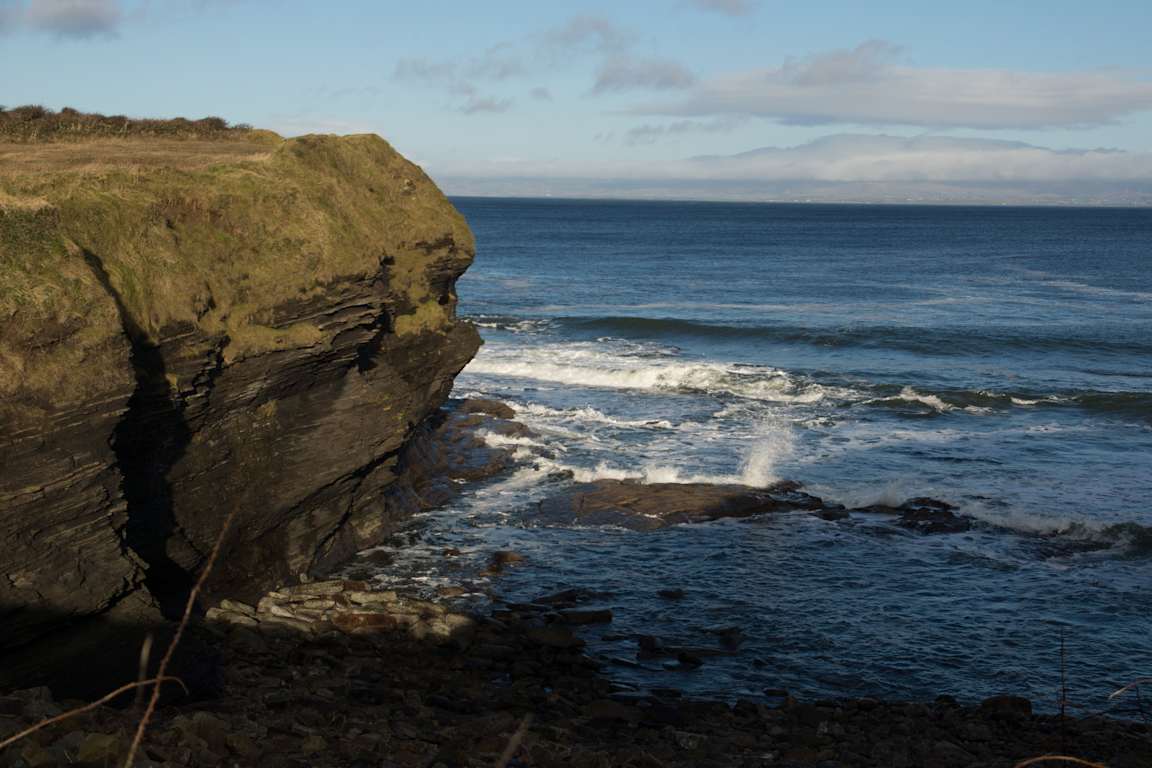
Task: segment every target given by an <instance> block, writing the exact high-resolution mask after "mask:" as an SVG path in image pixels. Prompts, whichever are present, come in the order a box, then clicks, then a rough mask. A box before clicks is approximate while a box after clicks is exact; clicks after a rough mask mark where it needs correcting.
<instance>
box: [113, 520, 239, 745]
mask: <svg viewBox="0 0 1152 768" xmlns="http://www.w3.org/2000/svg"><path fill="white" fill-rule="evenodd" d="M238 509H239V507H233V508H232V510H231V511H230V512H229V513H228V516H227V517H226V518H224V524H223V525H222V526H220V533H219V534H218V535H217V536H216V541H215V543H214V544H213V545H212V551H211V552H210V553H209V554H208V560H207V561H205V563H204V567H203V568H202V569H200V577H199V578H198V579H196V584H195V585H193V587H192V591H191V592H189V593H188V602H187V603H185V605H184V614H183V615H182V616H181V617H180V624H179V625H178V626H177V627H176V634H174V635H173V636H172V642H171V643H169V644H168V650H167V651H165V652H164V657H163V658H162V659H160V665H159V666H158V667H157V668H156V677H158V678H159V677H162V676H163V675H164V673H165V672H167V671H168V665H169V664H170V663H172V657H173V656H174V655H175V653H176V646H178V645H179V644H180V640H181V638H183V637H184V630H185V628H187V626H188V620H189V619H190V618H191V617H192V609H193V608H195V607H196V599H197V598H198V597H199V596H200V590H201V589H203V587H204V583H205V582H206V581H207V580H208V576H209V575H210V574H211V573H212V566H214V565H215V564H216V558H217V557H218V556H219V555H220V550H221V548H222V547H223V545H224V538H225V537H226V536H227V535H228V529H229V528H231V527H232V521H233V520H234V519H235V517H236V512H237V510H238ZM159 700H160V686H156V687H154V688H153V689H152V696H151V697H150V698H149V699H148V706H147V708H145V710H144V714H143V716H141V718H140V725H138V726H137V727H136V735H135V736H133V737H132V746H131V747H129V748H128V757H126V758H125V760H124V768H132V763H133V762H134V761H135V760H136V752H137V751H139V749H140V743H141V742H142V741H143V740H144V733H145V731H147V730H148V722H149V721H150V720H151V719H152V714H153V713H154V712H155V711H156V704H157V702H158V701H159Z"/></svg>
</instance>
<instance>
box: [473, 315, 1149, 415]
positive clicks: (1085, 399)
mask: <svg viewBox="0 0 1152 768" xmlns="http://www.w3.org/2000/svg"><path fill="white" fill-rule="evenodd" d="M466 373H469V374H480V375H487V376H500V377H511V378H519V379H530V380H535V381H546V382H554V383H557V384H562V385H566V386H568V387H596V388H607V389H617V390H626V391H648V392H657V393H685V394H708V395H713V396H730V397H735V398H740V399H743V400H751V401H759V402H763V403H771V404H777V405H801V406H805V405H816V404H825V405H832V406H836V407H854V408H855V407H861V406H865V407H877V408H886V409H892V410H896V411H904V412H911V413H913V414H916V415H942V414H950V413H966V414H973V415H987V414H992V413H996V412H1003V411H1007V410H1011V409H1016V408H1024V409H1035V408H1079V409H1081V410H1085V411H1088V412H1092V413H1099V414H1102V415H1108V416H1115V417H1123V418H1128V419H1133V418H1134V419H1136V420H1139V421H1144V422H1148V423H1152V392H1138V391H1132V392H1124V391H1103V390H1066V391H1059V392H1037V391H1034V390H1023V389H1021V390H1003V391H994V390H989V389H949V388H936V389H932V390H928V389H925V388H924V387H922V386H910V385H901V384H870V383H867V382H859V381H851V382H848V381H844V380H842V379H840V378H838V377H832V376H827V375H823V376H821V375H820V374H811V375H809V374H801V373H792V372H788V371H784V370H781V369H778V368H772V367H769V366H762V365H745V364H739V363H721V362H688V361H686V360H683V359H680V358H677V357H676V356H675V355H674V354H669V353H667V352H666V351H665V348H664V347H662V346H660V345H655V346H651V345H649V346H646V345H644V344H638V343H637V342H633V341H630V340H625V339H617V338H614V337H599V338H598V339H597V340H595V341H589V342H562V343H556V344H544V345H519V344H517V345H514V346H499V345H497V346H496V347H487V348H485V349H484V350H482V351H481V353H480V354H479V355H478V356H477V357H476V359H475V360H473V361H472V363H471V364H470V365H469V366H468V368H467V369H466ZM554 415H555V414H554ZM569 415H570V416H571V415H575V414H569ZM582 416H583V418H584V419H585V420H588V421H600V422H602V423H605V424H614V425H615V426H621V427H652V426H663V425H661V424H660V423H659V422H660V420H655V421H653V422H648V421H643V422H641V421H636V420H622V419H619V418H618V417H610V416H608V415H607V414H604V413H602V412H592V411H591V410H589V411H587V412H586V413H584V414H583V415H582Z"/></svg>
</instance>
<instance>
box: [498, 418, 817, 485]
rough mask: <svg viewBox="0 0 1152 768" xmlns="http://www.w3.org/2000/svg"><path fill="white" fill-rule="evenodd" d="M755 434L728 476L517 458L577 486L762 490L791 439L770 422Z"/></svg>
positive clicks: (658, 466) (662, 466)
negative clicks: (604, 483) (620, 483)
mask: <svg viewBox="0 0 1152 768" xmlns="http://www.w3.org/2000/svg"><path fill="white" fill-rule="evenodd" d="M757 434H758V437H756V438H754V439H753V441H752V444H751V446H750V447H749V449H748V450H747V452H746V453H745V455H744V458H743V459H742V461H741V462H740V465H739V467H737V469H736V471H735V472H731V473H713V474H708V473H701V472H698V471H695V472H694V471H692V470H688V469H686V468H684V467H679V466H675V465H672V464H667V463H661V462H659V461H655V460H649V461H647V462H645V463H642V464H635V465H632V466H620V465H619V464H613V463H611V462H608V461H600V462H597V463H596V464H595V465H593V466H587V465H580V464H571V463H567V462H562V461H557V460H555V459H553V458H552V457H550V456H540V455H536V456H532V457H526V456H523V455H521V456H520V457H519V458H530V459H531V461H532V462H533V463H534V464H535V466H536V469H537V470H538V471H540V472H544V473H546V474H548V475H552V474H554V473H560V474H564V475H568V476H570V477H571V478H572V479H573V480H575V481H576V482H578V483H592V482H596V481H597V480H634V481H637V482H640V483H643V484H645V485H650V484H657V483H679V484H688V483H708V484H710V485H746V486H750V487H753V488H764V487H767V486H769V485H771V484H772V483H774V482H776V481H778V480H780V479H781V478H780V476H779V475H778V474H777V472H776V469H777V467H778V466H779V465H780V463H781V462H783V461H784V460H786V459H787V458H789V457H790V456H791V455H792V452H793V449H794V436H793V433H792V429H791V427H790V425H788V424H787V423H785V422H778V421H774V420H765V421H763V422H761V423H760V424H759V425H758V429H757Z"/></svg>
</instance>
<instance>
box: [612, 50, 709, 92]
mask: <svg viewBox="0 0 1152 768" xmlns="http://www.w3.org/2000/svg"><path fill="white" fill-rule="evenodd" d="M695 82H696V76H695V75H693V74H692V73H691V72H689V71H688V70H687V69H685V68H684V67H683V66H682V65H680V64H679V63H677V62H675V61H672V60H670V59H637V58H633V57H631V56H627V55H617V56H610V57H608V59H606V60H605V61H604V63H603V64H602V65H601V67H600V69H599V71H598V72H597V73H596V83H595V85H593V86H592V93H596V94H600V93H607V92H609V91H634V90H651V91H667V90H682V89H685V88H691V87H692V85H693V83H695Z"/></svg>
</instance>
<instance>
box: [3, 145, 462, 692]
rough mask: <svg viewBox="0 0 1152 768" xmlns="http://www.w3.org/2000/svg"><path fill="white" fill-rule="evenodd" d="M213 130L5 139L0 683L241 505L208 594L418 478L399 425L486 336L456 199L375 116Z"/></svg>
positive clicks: (116, 603) (324, 534)
mask: <svg viewBox="0 0 1152 768" xmlns="http://www.w3.org/2000/svg"><path fill="white" fill-rule="evenodd" d="M53 149H55V148H53V147H47V148H45V149H44V150H43V151H44V153H45V154H46V156H48V155H51V153H50V152H49V150H53ZM226 149H227V150H228V151H227V152H224V151H223V149H222V148H221V147H217V146H215V145H213V144H212V142H206V141H203V142H201V141H189V142H181V143H179V146H176V147H174V148H173V147H168V148H165V149H164V151H162V152H161V151H153V150H154V146H152V145H149V144H147V143H146V142H139V141H137V142H133V141H125V142H119V143H117V142H115V141H111V142H103V143H99V144H90V145H89V146H88V148H87V149H85V148H83V147H74V148H72V149H71V150H68V149H62V150H59V156H55V155H51V156H48V157H47V160H45V162H43V163H29V162H27V160H26V158H27V154H28V152H29V150H28V149H27V148H24V149H22V150H20V151H19V152H17V153H15V154H19V155H20V156H21V158H22V159H23V160H24V161H23V162H18V163H9V164H8V165H7V168H6V167H5V159H6V158H5V153H4V151H3V150H4V147H3V146H2V145H0V658H2V659H3V662H2V663H0V669H2V670H3V671H0V688H3V687H5V685H6V684H11V683H12V682H13V681H17V680H21V681H26V680H27V679H28V678H29V675H30V674H31V676H32V677H35V676H36V674H41V675H43V674H50V673H51V671H52V670H53V669H55V668H56V661H57V659H56V657H59V658H60V659H63V658H68V657H72V656H75V655H76V654H78V653H81V652H84V651H87V650H90V649H91V648H92V647H93V646H94V645H95V646H96V647H103V646H100V645H99V644H100V643H102V642H104V643H105V644H106V641H105V640H103V638H104V636H105V634H106V633H107V632H108V631H110V630H109V629H108V627H109V626H110V622H111V623H134V622H135V623H139V622H147V621H151V620H154V619H156V618H157V617H158V616H160V615H161V614H167V615H169V616H170V615H172V614H173V613H174V612H176V611H177V610H178V609H179V608H180V607H181V604H182V602H183V600H184V599H185V596H186V594H187V592H186V590H187V588H188V586H189V585H190V583H191V581H192V579H193V578H194V577H195V575H196V573H197V572H198V570H199V568H200V566H201V564H202V563H203V561H204V559H205V558H206V556H207V554H208V552H209V550H210V549H211V545H212V542H213V540H214V539H215V538H216V536H217V534H218V532H219V531H220V528H221V526H222V524H223V521H224V518H225V516H226V515H227V514H228V512H229V511H230V510H232V509H234V508H235V509H238V510H239V513H238V518H237V520H236V523H235V528H234V530H233V531H232V533H231V535H230V536H229V539H228V544H227V546H226V548H225V550H224V552H223V554H222V557H221V560H220V562H219V565H218V567H217V569H216V571H215V572H214V576H213V579H212V581H211V582H210V585H209V587H210V590H211V592H212V593H213V594H214V595H216V596H239V597H251V596H253V595H255V594H256V593H258V592H259V591H261V590H262V589H264V588H266V587H268V586H270V585H272V584H273V583H277V582H285V581H291V580H293V579H295V578H297V577H299V576H300V575H303V574H315V573H320V572H323V571H324V570H325V569H326V568H327V567H330V566H331V565H332V564H333V563H334V562H335V561H336V560H337V559H338V558H339V557H340V556H342V555H344V554H347V553H348V552H351V551H353V550H355V549H357V548H359V547H362V546H367V545H370V544H371V543H373V542H374V541H377V540H378V539H379V538H380V537H381V536H382V535H384V534H385V533H387V532H388V531H389V529H390V526H391V525H392V524H393V523H395V521H396V520H397V518H398V517H399V516H401V515H402V514H403V513H404V512H405V511H406V510H408V509H410V508H411V506H412V504H413V498H412V497H413V490H412V489H411V487H410V486H408V485H405V483H404V467H403V465H404V461H405V460H404V456H405V451H406V450H407V451H409V452H411V450H412V442H413V439H414V438H415V437H416V436H417V435H419V434H420V433H421V431H422V429H424V428H423V426H422V425H423V424H424V423H425V421H426V419H428V417H429V416H430V414H432V413H433V412H434V411H435V410H436V409H437V408H438V407H439V406H440V404H441V403H442V402H443V400H444V399H445V398H446V396H447V394H448V391H449V389H450V388H451V385H452V380H453V377H454V376H455V375H456V374H457V373H458V372H459V371H460V369H461V368H462V367H463V366H464V365H465V364H466V363H467V362H468V360H469V359H470V358H471V357H472V355H473V354H474V353H475V351H476V349H477V346H478V344H479V340H478V337H477V335H476V333H475V331H474V330H473V329H472V328H471V327H470V326H468V325H467V324H461V323H458V322H457V321H456V318H455V306H456V296H455V289H454V286H455V281H456V279H457V278H458V277H459V276H460V274H461V273H462V272H463V271H464V270H465V269H466V268H467V266H468V265H469V263H470V262H471V259H472V254H473V240H472V236H471V233H470V232H469V230H468V227H467V225H466V224H465V222H464V220H463V218H462V217H461V216H460V215H459V213H457V212H456V210H455V209H454V208H453V207H452V206H451V204H450V203H449V202H448V201H447V200H446V199H445V198H444V197H443V195H441V193H440V192H439V191H438V190H437V189H436V187H435V186H434V185H433V184H432V182H431V181H430V180H429V179H428V178H427V177H426V176H425V175H424V174H423V172H422V171H421V170H420V169H419V168H418V167H416V166H414V165H413V164H411V163H409V162H408V161H406V160H405V159H404V158H402V157H401V156H400V155H399V154H397V153H396V152H395V151H394V150H393V149H392V148H391V147H390V146H389V145H388V144H387V143H386V142H384V141H383V140H381V139H379V138H377V137H374V136H352V137H344V138H336V137H316V136H313V137H303V138H299V139H292V140H280V139H279V138H278V137H271V136H264V135H258V136H256V137H254V138H253V139H252V140H251V141H250V142H249V143H248V144H247V145H244V146H240V147H239V148H238V147H237V146H229V147H227V148H226ZM10 154H12V153H10ZM83 158H99V161H98V162H96V161H92V160H85V159H83Z"/></svg>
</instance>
